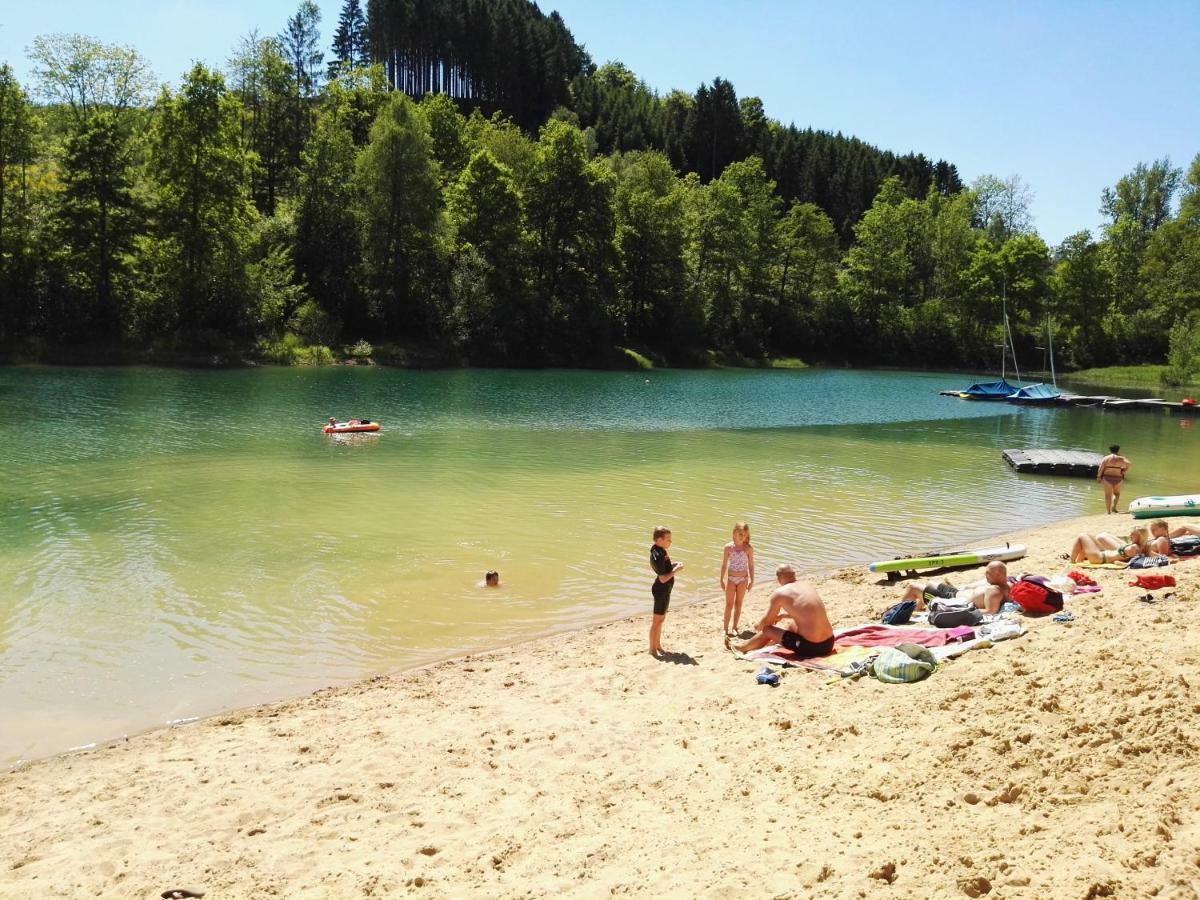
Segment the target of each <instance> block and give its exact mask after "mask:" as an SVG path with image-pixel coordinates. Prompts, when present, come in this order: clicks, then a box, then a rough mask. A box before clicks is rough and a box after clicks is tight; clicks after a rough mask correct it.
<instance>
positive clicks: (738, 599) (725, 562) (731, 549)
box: [720, 522, 754, 635]
mask: <svg viewBox="0 0 1200 900" xmlns="http://www.w3.org/2000/svg"><path fill="white" fill-rule="evenodd" d="M720 580H721V590H723V591H724V592H725V634H727V635H729V634H737V633H738V620H739V619H741V617H742V601H743V600H745V599H746V591H748V590H749V589H750V585H752V584H754V548H753V547H751V546H750V526H749V525H747V524H746V523H745V522H738V523H737V524H736V525H734V526H733V540H732V541H730V542H729V543H728V544H726V545H725V555H724V556H722V557H721V575H720ZM730 618H732V619H733V631H732V632H731V631H730V630H729V620H730Z"/></svg>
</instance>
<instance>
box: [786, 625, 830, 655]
mask: <svg viewBox="0 0 1200 900" xmlns="http://www.w3.org/2000/svg"><path fill="white" fill-rule="evenodd" d="M779 643H781V644H783V646H785V647H787V648H788V649H789V650H791V651H792V652H793V653H795V654H796V655H797V656H799V657H800V658H801V659H808V658H809V657H811V656H828V655H829V654H830V653H832V652H833V635H830V636H829V637H827V638H825V640H823V641H817V642H816V643H815V644H814V643H813V642H812V641H809V640H805V639H804V638H802V637H801V636H800V635H798V634H796V632H794V631H785V632H784V633H783V637H782V638H780V640H779Z"/></svg>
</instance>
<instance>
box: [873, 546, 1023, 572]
mask: <svg viewBox="0 0 1200 900" xmlns="http://www.w3.org/2000/svg"><path fill="white" fill-rule="evenodd" d="M1024 555H1025V545H1024V544H1005V545H1004V546H1003V547H984V548H983V549H981V550H951V551H949V552H947V553H943V554H940V555H938V556H904V557H901V558H899V559H887V560H883V561H882V562H873V563H871V565H870V566H868V568H869V569H870V570H871V571H872V572H877V573H883V574H886V575H887V577H888V581H895V580H896V579H897V578H899V577H900V574H901V573H902V572H907V573H910V575H912V576H915V575H916V573H917V570H918V569H955V568H964V567H967V566H978V565H982V564H983V563H989V562H992V561H994V560H1000V561H1001V562H1010V561H1012V560H1014V559H1020V558H1021V557H1022V556H1024Z"/></svg>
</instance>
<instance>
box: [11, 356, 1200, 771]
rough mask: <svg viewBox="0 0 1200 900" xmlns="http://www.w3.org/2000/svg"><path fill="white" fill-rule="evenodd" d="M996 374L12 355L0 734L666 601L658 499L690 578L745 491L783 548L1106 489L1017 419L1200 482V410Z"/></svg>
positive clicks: (1059, 442) (742, 509)
mask: <svg viewBox="0 0 1200 900" xmlns="http://www.w3.org/2000/svg"><path fill="white" fill-rule="evenodd" d="M968 380H969V379H968V378H967V377H966V376H963V377H954V376H946V375H937V376H932V375H923V374H907V373H878V372H856V371H764V372H745V371H734V372H655V373H652V374H650V376H649V378H648V379H647V377H646V376H645V375H644V374H624V373H583V372H546V373H517V372H495V371H471V372H444V373H441V372H439V373H421V372H404V371H396V370H384V369H365V368H363V369H320V370H291V369H268V370H248V371H223V372H189V371H174V370H155V369H107V370H99V369H71V370H65V369H43V368H34V369H7V370H0V423H3V424H0V471H2V472H3V475H2V476H0V722H2V723H3V727H2V728H0V762H10V761H12V760H15V759H18V758H32V757H37V756H41V755H45V754H48V753H53V752H57V751H61V750H64V749H67V748H69V747H72V746H76V745H80V744H84V743H87V742H90V741H94V740H102V739H106V738H110V737H113V736H117V735H120V734H122V733H127V732H131V731H135V730H139V729H143V728H147V727H151V726H154V725H159V724H162V723H164V722H167V721H171V720H177V719H181V718H186V717H190V716H196V715H204V714H208V713H212V712H215V711H218V710H220V709H226V708H230V707H236V706H243V705H246V704H250V703H256V702H260V701H264V700H269V699H274V698H279V697H284V696H290V695H295V694H299V693H302V692H305V691H308V690H312V689H315V688H317V687H320V686H324V685H328V684H331V683H337V682H344V681H347V680H350V679H353V678H356V677H359V676H362V675H364V674H368V673H373V672H379V671H386V670H392V669H396V668H401V667H405V666H410V665H414V664H418V663H422V662H426V661H429V660H432V659H436V658H439V657H444V656H447V655H450V654H453V653H456V652H460V651H465V650H475V649H480V648H487V647H494V646H497V645H502V644H507V643H511V642H513V641H516V640H520V639H523V638H526V637H530V636H534V635H538V634H544V633H547V632H550V631H555V630H562V629H566V628H571V627H575V626H578V625H580V624H583V623H588V622H595V621H599V620H605V619H612V618H616V617H619V616H623V615H627V614H632V613H640V612H645V611H647V610H648V609H649V583H650V580H651V577H652V576H651V573H650V571H649V568H648V564H647V560H646V556H647V549H648V546H649V543H650V530H651V528H652V527H653V526H654V525H655V524H658V523H660V522H661V523H666V524H669V525H670V526H671V527H672V528H673V529H674V537H675V545H674V547H673V549H672V556H673V557H674V558H675V559H676V560H679V561H683V562H685V563H686V564H687V568H686V569H685V573H684V576H683V577H681V578H680V579H679V582H678V584H677V587H676V591H675V598H676V602H686V601H688V600H692V599H698V598H702V597H708V596H712V595H714V594H716V593H717V592H718V587H717V569H718V566H719V563H720V551H721V546H722V545H723V543H724V542H725V541H726V540H728V539H729V530H730V527H731V526H732V524H733V522H734V521H735V520H736V519H740V518H745V519H747V520H749V521H750V523H751V526H752V529H753V540H754V545H755V548H756V550H757V558H758V561H759V566H760V576H761V575H769V572H770V570H771V569H772V568H773V567H774V565H775V564H776V563H777V562H779V561H782V560H790V561H794V562H796V563H798V564H799V566H800V567H801V568H802V569H805V570H810V571H816V570H821V569H826V568H829V567H830V566H832V565H834V564H843V563H857V562H867V561H869V560H872V559H878V558H884V557H889V556H892V555H895V554H897V553H900V552H905V551H913V550H927V549H931V548H936V547H944V546H948V545H951V544H954V545H963V544H969V543H972V542H975V541H978V540H980V539H983V538H986V537H988V536H991V535H994V534H997V533H999V532H1002V531H1006V530H1010V529H1013V528H1016V527H1020V526H1024V525H1028V524H1031V523H1035V522H1042V521H1049V520H1054V519H1061V518H1064V517H1067V516H1073V515H1077V514H1080V513H1083V512H1089V511H1090V512H1096V511H1099V510H1100V509H1101V508H1102V503H1103V501H1102V495H1101V494H1100V491H1099V488H1098V487H1097V486H1096V485H1095V484H1093V483H1091V482H1089V481H1087V480H1082V479H1065V478H1049V477H1037V476H1017V475H1014V474H1013V473H1012V472H1011V471H1010V470H1009V469H1008V467H1007V466H1006V465H1005V464H1004V463H1003V461H1002V460H1001V458H1000V453H999V451H1000V450H1001V449H1003V448H1006V447H1047V448H1048V447H1064V448H1067V447H1077V448H1090V449H1096V450H1101V449H1103V448H1104V447H1105V446H1106V445H1107V444H1109V443H1112V442H1114V441H1117V442H1120V443H1121V444H1122V445H1123V447H1124V452H1125V453H1126V454H1127V455H1128V456H1130V457H1131V458H1132V459H1133V461H1134V466H1135V467H1134V469H1133V472H1132V473H1131V478H1130V480H1129V483H1128V485H1127V494H1126V497H1127V498H1132V497H1136V496H1139V495H1142V494H1153V493H1190V492H1194V491H1197V490H1200V454H1198V453H1197V452H1196V450H1197V447H1198V445H1200V426H1198V427H1197V428H1185V427H1181V422H1180V420H1178V419H1175V418H1171V417H1167V416H1162V415H1157V414H1151V413H1137V412H1124V413H1114V412H1104V411H1100V410H1091V409H1089V410H1057V409H1052V410H1043V409H1021V408H1013V407H1010V406H1008V405H1006V404H986V403H969V402H964V401H959V400H953V399H948V398H944V397H940V396H938V395H937V391H938V389H939V388H942V387H950V386H959V385H961V384H966V383H967V381H968ZM330 415H336V416H339V417H349V416H352V415H357V416H370V417H371V418H374V419H377V420H379V421H381V422H382V423H383V431H382V432H381V433H379V434H378V435H359V436H326V435H323V434H321V433H320V426H321V424H322V423H323V421H324V420H325V419H326V418H327V417H328V416H330ZM489 568H496V569H499V570H500V572H501V575H502V578H503V581H504V583H505V586H504V587H503V588H502V589H501V590H499V591H488V590H483V589H481V588H479V587H478V586H477V585H478V582H479V581H480V579H481V578H482V576H483V573H484V571H485V570H487V569H489ZM834 612H835V615H836V610H835V611H834ZM716 625H717V623H714V626H716Z"/></svg>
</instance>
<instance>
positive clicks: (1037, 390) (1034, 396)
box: [1007, 316, 1062, 406]
mask: <svg viewBox="0 0 1200 900" xmlns="http://www.w3.org/2000/svg"><path fill="white" fill-rule="evenodd" d="M1046 352H1047V353H1048V354H1049V356H1050V381H1051V384H1046V383H1045V382H1039V383H1038V384H1030V385H1026V386H1025V387H1023V388H1021V389H1020V390H1018V391H1016V392H1015V393H1014V394H1013V395H1012V396H1011V397H1008V398H1007V399H1008V402H1009V403H1021V404H1024V405H1026V406H1050V405H1052V404H1055V403H1057V402H1058V398H1059V397H1061V396H1062V394H1061V393H1060V392H1059V390H1058V378H1057V377H1056V376H1055V374H1054V337H1053V335H1052V334H1051V331H1050V317H1049V316H1046ZM1051 385H1053V386H1051Z"/></svg>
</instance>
